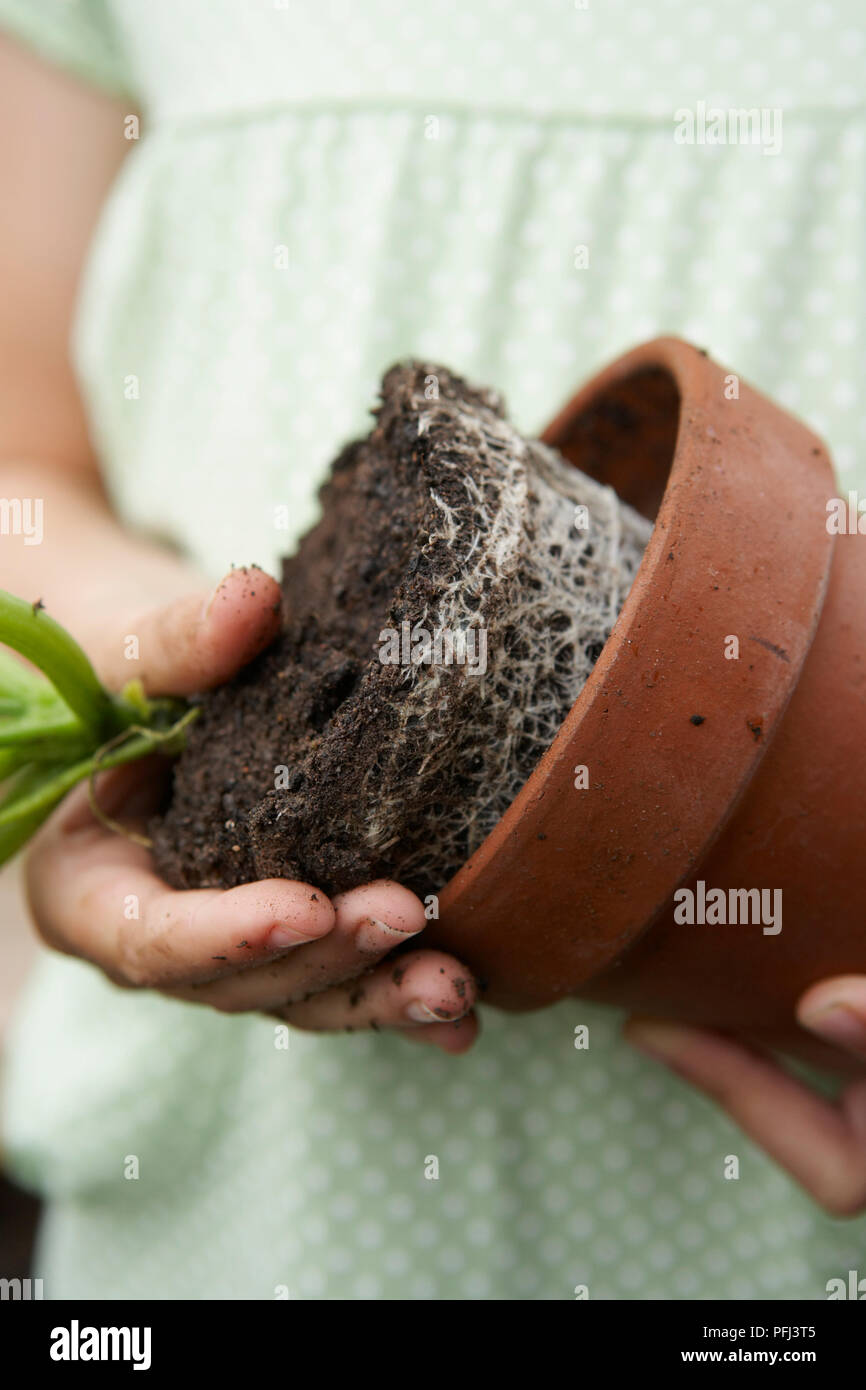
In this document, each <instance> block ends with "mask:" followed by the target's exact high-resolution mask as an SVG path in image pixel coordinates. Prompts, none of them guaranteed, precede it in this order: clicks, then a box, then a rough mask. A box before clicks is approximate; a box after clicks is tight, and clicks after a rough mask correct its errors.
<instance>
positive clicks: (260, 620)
mask: <svg viewBox="0 0 866 1390" xmlns="http://www.w3.org/2000/svg"><path fill="white" fill-rule="evenodd" d="M280 603H281V595H280V588H279V585H278V584H277V582H276V580H275V579H272V578H271V577H270V575H268V574H265V573H264V571H263V570H260V569H255V568H251V569H238V570H232V571H231V572H230V573H229V574H227V575H226V577H225V578H224V579H222V580H220V582H219V584H218V585H217V587H216V589H214V590H213V591H212V592H211V593H193V594H188V595H186V596H185V597H183V598H180V599H176V600H175V601H174V602H173V603H170V604H168V605H167V606H166V607H165V608H157V609H154V610H151V611H150V612H148V613H144V614H142V615H141V616H139V617H136V618H133V619H130V620H128V621H127V622H126V624H125V625H124V628H123V631H122V632H116V631H115V632H114V633H113V634H111V635H109V636H108V637H106V639H105V640H104V641H100V645H99V649H98V650H97V651H96V652H95V653H94V656H95V665H96V667H97V670H98V671H99V674H100V677H101V679H102V680H103V681H104V682H105V683H106V685H108V686H110V687H112V688H114V689H121V688H122V687H123V686H124V685H125V684H126V682H127V681H129V680H133V679H138V680H140V681H141V682H142V685H143V686H144V689H145V692H146V693H147V694H148V695H194V694H196V693H197V692H198V691H201V690H208V689H210V687H211V686H215V685H221V684H222V683H223V682H224V681H226V680H228V679H229V678H230V677H231V676H233V675H234V674H235V672H236V671H238V670H240V668H241V667H242V666H245V665H246V663H247V662H248V661H251V660H252V658H253V657H254V656H257V655H258V653H259V652H260V651H262V650H263V648H264V647H266V646H267V645H268V644H269V643H270V642H272V641H273V639H274V638H275V637H276V635H277V633H278V631H279V628H280ZM132 637H134V638H135V639H136V647H135V650H136V651H137V657H136V658H134V659H131V658H130V657H129V656H128V655H127V653H128V651H129V648H130V638H132Z"/></svg>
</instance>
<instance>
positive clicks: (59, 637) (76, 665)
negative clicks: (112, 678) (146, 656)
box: [0, 589, 122, 739]
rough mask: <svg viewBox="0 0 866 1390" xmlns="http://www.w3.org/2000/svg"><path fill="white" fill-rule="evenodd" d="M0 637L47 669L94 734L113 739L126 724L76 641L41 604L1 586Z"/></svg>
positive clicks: (83, 722)
mask: <svg viewBox="0 0 866 1390" xmlns="http://www.w3.org/2000/svg"><path fill="white" fill-rule="evenodd" d="M0 641H2V642H4V643H5V644H6V646H8V647H12V648H13V649H14V650H15V651H16V652H18V653H19V654H20V655H21V656H24V657H26V658H27V659H28V661H32V662H33V664H34V665H35V666H38V667H39V669H40V671H42V672H44V674H45V675H46V676H47V677H48V679H49V680H50V681H51V684H52V685H53V686H54V688H55V690H56V691H57V693H58V694H59V695H60V697H61V698H62V699H63V700H64V701H65V702H66V704H67V705H68V706H69V708H70V710H71V711H72V712H73V713H74V714H76V715H77V716H78V718H79V720H80V721H81V723H82V725H83V726H84V728H85V729H86V730H88V731H89V732H90V733H91V734H92V735H93V736H94V737H95V738H97V739H103V738H106V737H110V736H111V734H113V733H115V732H117V730H118V728H119V727H122V724H121V718H122V716H121V713H120V708H119V705H118V704H117V702H116V701H114V700H113V699H112V698H111V696H110V695H109V694H108V692H107V691H106V690H105V689H104V688H103V687H102V685H101V684H100V682H99V679H98V677H97V675H96V672H95V671H94V669H93V667H92V666H91V664H90V662H89V661H88V659H87V657H86V656H85V654H84V652H83V651H82V650H81V648H80V647H79V645H78V643H77V642H76V641H75V639H74V638H73V637H71V636H70V635H69V633H68V632H66V631H65V630H64V629H63V628H62V627H61V626H60V624H59V623H56V622H55V621H54V619H53V618H50V617H49V616H48V614H47V613H46V612H45V611H44V610H43V609H41V608H39V607H38V605H34V604H32V603H26V602H25V601H24V599H20V598H16V597H15V595H14V594H9V593H7V592H6V591H5V590H4V589H0ZM6 670H7V672H8V665H7V667H6Z"/></svg>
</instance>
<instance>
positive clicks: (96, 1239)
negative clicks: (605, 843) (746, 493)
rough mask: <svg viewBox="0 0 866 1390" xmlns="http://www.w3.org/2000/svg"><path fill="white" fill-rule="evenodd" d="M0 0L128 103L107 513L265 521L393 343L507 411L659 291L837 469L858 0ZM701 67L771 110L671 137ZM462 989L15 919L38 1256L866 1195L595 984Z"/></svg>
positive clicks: (131, 1281)
mask: <svg viewBox="0 0 866 1390" xmlns="http://www.w3.org/2000/svg"><path fill="white" fill-rule="evenodd" d="M0 24H2V25H4V26H5V27H6V28H7V29H8V30H9V31H10V32H12V33H14V34H16V35H18V36H19V37H20V38H21V40H23V41H24V42H26V43H28V44H30V45H32V46H34V47H35V48H36V49H37V50H38V51H40V52H41V53H42V54H43V55H44V56H45V57H46V58H48V59H49V60H51V61H52V62H55V63H58V64H61V65H62V66H64V67H65V68H66V69H68V70H69V71H71V72H73V73H75V74H76V75H77V76H78V77H80V78H81V79H83V80H84V81H87V82H90V83H93V84H95V85H97V86H98V87H100V88H102V89H104V90H108V91H113V92H116V93H122V94H125V93H129V94H131V95H130V96H129V102H130V108H131V109H132V108H133V103H134V102H135V103H137V104H138V105H139V106H140V109H141V110H142V111H143V118H142V123H141V133H140V135H141V138H140V139H139V140H138V142H137V143H136V145H135V148H134V149H133V150H132V151H131V155H130V158H129V159H128V161H127V162H126V164H125V166H124V168H123V170H122V172H121V174H120V176H119V179H118V181H117V184H116V186H115V188H114V190H113V192H112V194H111V196H110V198H109V201H108V204H107V206H106V208H105V212H104V216H103V217H102V220H101V222H100V225H99V227H98V231H97V234H96V237H95V241H94V245H93V248H92V254H91V257H90V260H89V265H88V267H87V272H86V276H85V282H84V284H83V287H82V293H81V299H80V304H79V311H78V316H77V327H76V333H75V345H74V348H75V358H76V363H77V367H78V371H79V373H80V378H81V383H82V389H83V391H84V394H85V398H86V401H87V404H88V408H89V411H90V414H91V418H92V422H93V429H94V434H95V437H96V439H97V441H98V445H99V448H100V451H101V457H102V462H103V467H104V471H105V477H106V481H107V484H108V486H109V488H110V491H111V494H112V496H113V499H114V503H115V505H116V508H117V511H118V513H119V515H120V516H121V517H122V518H123V519H124V521H125V522H126V523H128V524H129V525H130V526H135V527H139V528H141V529H143V530H146V531H148V532H150V533H153V534H156V535H160V536H164V537H165V538H166V539H168V540H170V541H173V542H175V543H177V544H179V545H181V546H183V547H184V548H185V549H186V550H187V551H188V553H189V554H190V555H191V556H193V557H194V558H195V560H196V561H198V562H199V563H200V564H201V566H202V567H203V568H204V569H205V570H206V571H208V572H209V573H210V574H211V575H212V576H214V577H217V576H219V575H220V574H221V573H222V572H223V571H224V570H225V569H226V568H227V567H228V565H229V564H230V563H232V562H235V563H243V562H248V561H253V560H255V561H259V562H261V563H262V564H264V565H267V566H275V565H276V563H277V559H278V557H279V555H280V554H281V553H282V552H284V551H285V550H286V549H288V548H290V546H291V544H292V542H293V541H294V539H295V537H296V536H297V535H299V534H300V533H301V532H302V531H303V530H304V529H305V528H306V527H307V526H308V525H309V523H310V521H311V520H312V519H313V518H314V516H315V505H316V504H315V490H316V486H317V483H318V481H319V479H320V477H321V475H322V472H323V469H324V467H325V466H326V464H327V462H328V460H329V459H330V458H331V456H332V455H333V454H334V452H335V450H336V449H337V447H338V445H339V444H340V443H341V442H342V441H344V440H346V439H347V438H348V437H350V436H351V435H353V434H354V433H355V432H357V431H362V430H364V429H365V428H366V425H367V410H368V408H369V406H370V404H371V402H372V400H373V397H374V394H375V390H376V385H377V381H378V379H379V376H380V373H381V372H382V370H383V368H384V367H386V366H387V365H388V364H389V363H391V362H392V361H393V360H394V359H395V358H398V357H400V356H403V355H406V354H410V353H411V354H418V355H421V356H429V357H432V358H434V359H438V360H441V361H442V362H445V363H447V364H448V365H449V366H451V367H453V368H455V369H457V370H459V371H461V372H465V373H468V374H469V375H471V376H473V377H475V378H477V379H478V380H480V381H482V382H489V383H493V384H495V385H496V386H497V387H500V388H501V389H502V390H503V391H504V392H505V394H506V397H507V399H508V401H509V403H510V406H511V410H512V414H513V416H514V418H515V420H516V422H517V423H518V425H519V426H521V427H522V428H523V429H525V430H529V431H531V430H536V429H539V428H541V427H542V426H543V425H544V423H545V421H546V420H547V419H548V418H549V417H550V416H551V414H552V412H553V411H554V409H555V408H556V407H557V406H558V405H559V404H560V403H561V402H562V400H563V399H564V398H565V397H566V396H568V395H569V394H570V392H571V391H572V390H573V389H574V387H575V386H576V385H577V384H578V383H579V382H580V381H581V380H582V379H583V378H584V377H585V376H586V375H587V374H588V373H589V372H590V371H592V370H593V369H595V368H596V367H597V366H600V365H601V364H602V363H603V362H604V361H605V360H607V359H609V358H610V357H612V356H613V355H615V354H617V353H619V352H621V351H622V350H623V349H625V348H626V347H628V346H629V345H631V344H632V343H634V342H636V341H637V340H639V339H644V338H647V337H650V336H653V335H655V334H657V333H659V332H670V333H676V334H680V335H682V336H684V337H687V338H690V339H692V340H693V341H695V342H697V343H698V344H700V345H702V346H706V347H708V348H710V349H711V351H712V353H713V354H714V355H715V356H717V357H718V358H720V359H721V360H722V361H725V362H728V363H730V364H732V365H733V366H734V367H735V368H736V370H737V371H739V372H741V373H742V374H743V375H744V376H746V377H747V378H749V379H751V380H752V381H753V382H754V383H756V384H757V385H758V386H760V387H761V388H762V389H763V390H765V391H767V392H769V393H771V394H773V395H775V396H777V397H778V398H780V399H781V400H782V401H783V402H784V403H785V404H786V405H788V406H790V407H792V408H794V409H795V410H797V411H798V412H799V413H800V414H802V415H803V416H804V417H805V418H806V419H807V420H808V421H809V422H810V423H811V424H812V425H813V426H814V427H816V428H817V429H818V430H819V431H821V432H822V433H824V434H825V435H826V437H827V438H828V439H829V441H830V444H831V446H832V449H833V451H834V454H835V458H836V460H837V463H838V466H839V471H840V476H841V480H842V485H843V487H845V488H847V487H857V486H859V487H860V488H861V489H863V488H864V487H866V470H864V467H863V459H864V443H866V439H864V428H866V427H864V421H866V412H864V411H863V409H862V403H861V401H860V399H859V395H860V386H861V383H862V381H863V377H864V368H866V354H864V343H863V337H862V330H863V285H862V281H861V279H860V278H859V274H860V262H861V259H862V253H863V247H864V221H866V216H864V202H863V198H864V189H866V173H864V170H866V162H864V108H863V104H862V75H863V59H864V16H863V11H862V6H861V5H860V4H859V3H858V0H837V2H836V3H807V4H805V5H803V6H801V7H797V8H795V9H791V10H790V11H786V12H784V13H783V12H782V11H781V10H777V9H776V8H775V7H772V6H771V5H769V4H767V3H763V4H762V3H753V0H730V3H728V4H726V5H723V6H720V5H711V4H709V3H700V2H699V0H652V3H645V4H640V3H636V2H635V0H604V3H601V0H591V3H589V4H584V3H578V4H574V3H572V2H571V0H533V3H532V4H527V3H526V0H485V3H484V4H481V3H475V4H468V3H466V0H437V3H435V4H428V3H426V0H425V2H424V3H422V2H421V0H399V2H398V0H364V3H363V4H358V3H356V0H332V3H330V4H328V5H323V4H321V3H320V0H287V3H280V2H279V0H277V3H273V0H184V4H183V5H182V6H181V5H178V4H177V3H176V0H146V3H145V0H104V2H103V3H100V2H99V0H77V3H76V0H38V3H36V2H35V0H0ZM699 102H705V103H706V104H707V105H708V106H712V105H718V106H721V107H723V108H725V109H727V108H739V107H752V106H756V105H760V106H766V107H769V108H780V109H781V110H782V112H783V121H784V124H783V140H782V148H781V150H777V151H776V152H771V151H769V150H768V151H767V152H766V153H765V151H764V147H762V146H746V145H732V144H709V143H694V144H683V143H680V142H678V141H677V140H675V138H674V130H675V120H674V113H675V112H676V111H677V110H678V109H680V108H686V109H696V108H697V104H698V103H699ZM581 248H584V249H581ZM587 262H588V264H587ZM286 508H287V509H288V515H289V516H290V517H291V530H290V531H289V532H286V530H285V529H280V526H279V520H278V519H279V518H280V517H284V516H285V515H286V511H285V510H284V509H286ZM579 910H580V895H579V885H578V886H577V892H576V904H575V911H576V912H579ZM502 926H503V931H507V930H508V923H507V922H503V924H502ZM482 1022H483V1032H482V1036H481V1040H480V1042H479V1043H478V1045H477V1046H476V1048H475V1049H474V1050H473V1051H472V1052H471V1053H469V1054H468V1055H467V1056H466V1057H465V1058H462V1059H459V1060H453V1059H448V1058H447V1057H445V1056H442V1055H439V1054H438V1053H435V1052H433V1051H425V1050H422V1049H418V1048H414V1047H411V1046H409V1045H407V1044H406V1043H405V1042H404V1041H402V1040H401V1039H399V1038H397V1037H394V1036H388V1035H385V1034H379V1035H373V1034H370V1035H369V1036H359V1035H354V1036H333V1037H331V1036H313V1035H307V1034H301V1033H297V1034H293V1035H292V1037H291V1045H290V1047H289V1049H288V1051H284V1050H281V1049H279V1048H277V1047H275V1037H274V1028H273V1025H272V1023H271V1022H269V1021H267V1020H266V1019H263V1018H258V1017H224V1016H221V1015H218V1014H216V1013H209V1012H207V1011H206V1010H204V1009H201V1008H196V1007H192V1006H187V1005H183V1004H178V1003H174V1002H170V1001H167V1000H165V999H162V998H160V997H158V996H157V995H147V994H141V995H135V994H133V995H130V994H129V993H127V992H122V991H119V990H116V989H115V988H113V987H112V986H111V985H110V984H109V983H107V981H106V980H105V979H103V978H102V977H101V975H100V974H99V973H98V972H97V971H96V970H94V969H91V968H90V967H88V966H87V965H84V964H81V963H78V962H75V961H72V960H68V959H64V958H61V957H59V956H50V955H47V954H46V956H45V957H44V959H43V960H42V962H41V966H40V968H39V970H38V972H37V975H36V977H35V979H34V980H33V982H32V985H31V987H30V989H29V992H28V995H27V998H26V1000H25V1002H24V1004H23V1006H22V1009H21V1011H20V1014H19V1017H18V1021H17V1026H16V1029H15V1032H14V1035H13V1038H12V1041H11V1044H10V1050H9V1055H8V1057H7V1058H6V1065H5V1070H6V1083H5V1102H4V1114H3V1131H4V1142H5V1146H6V1151H7V1155H8V1156H9V1158H10V1160H11V1162H12V1163H13V1165H14V1170H15V1171H16V1173H17V1174H18V1176H19V1177H20V1178H21V1179H22V1180H23V1181H26V1182H28V1183H29V1184H31V1185H32V1186H33V1187H35V1188H36V1189H37V1190H39V1191H40V1192H41V1193H43V1194H44V1196H45V1197H46V1199H47V1202H48V1208H47V1217H46V1220H45V1223H44V1227H43V1231H42V1236H41V1241H40V1246H39V1251H38V1259H37V1265H36V1269H35V1271H34V1273H35V1274H36V1275H38V1276H41V1277H43V1278H44V1280H45V1292H46V1296H48V1297H54V1298H57V1297H76V1298H88V1297H90V1298H105V1297H154V1298H177V1299H190V1298H193V1299H194V1298H215V1297H221V1298H231V1299H272V1298H275V1297H278V1298H279V1297H291V1298H295V1299H310V1298H312V1299H440V1298H449V1299H493V1298H497V1299H500V1298H501V1299H524V1298H528V1299H571V1298H574V1297H575V1289H576V1288H577V1287H578V1286H581V1285H585V1286H587V1288H588V1292H589V1296H590V1298H625V1299H630V1298H641V1299H643V1298H666V1299H681V1298H706V1297H710V1296H716V1297H722V1298H743V1299H752V1298H766V1297H775V1298H806V1299H811V1298H815V1299H820V1298H823V1297H825V1296H826V1295H825V1285H826V1282H827V1280H828V1279H830V1278H833V1277H840V1276H841V1277H843V1278H844V1277H846V1272H847V1271H848V1270H849V1269H852V1268H853V1269H856V1268H861V1269H862V1268H863V1260H864V1246H866V1224H864V1222H863V1221H862V1220H856V1221H853V1222H843V1221H833V1220H831V1219H829V1218H827V1217H825V1216H823V1215H822V1214H821V1213H820V1212H819V1211H818V1210H817V1208H816V1207H814V1206H813V1205H812V1204H811V1203H810V1202H809V1200H808V1199H807V1198H806V1197H805V1196H803V1195H802V1194H801V1193H800V1191H799V1190H798V1189H797V1188H796V1187H795V1186H794V1184H793V1183H792V1182H791V1181H789V1179H788V1178H787V1177H786V1176H785V1175H784V1174H783V1173H781V1172H780V1171H779V1170H778V1169H776V1168H775V1167H774V1166H773V1165H772V1164H771V1163H770V1162H769V1161H768V1160H767V1159H765V1158H764V1157H763V1156H762V1155H761V1154H760V1153H759V1152H758V1151H757V1150H756V1149H755V1148H754V1147H753V1146H752V1145H750V1144H749V1143H748V1142H747V1141H746V1140H745V1139H744V1138H743V1137H742V1136H741V1135H740V1134H739V1133H738V1131H737V1130H736V1129H735V1128H734V1127H733V1125H732V1124H730V1123H729V1122H728V1121H727V1120H726V1119H725V1118H724V1117H723V1116H721V1115H720V1114H719V1113H717V1111H716V1110H715V1109H714V1108H713V1107H712V1106H711V1105H710V1104H709V1103H708V1102H707V1101H705V1100H704V1099H703V1098H701V1097H699V1096H698V1095H696V1094H694V1093H693V1092H692V1091H690V1090H689V1089H688V1088H687V1087H686V1086H685V1085H683V1084H681V1083H680V1082H678V1081H677V1080H676V1079H673V1078H672V1077H670V1076H669V1075H667V1073H665V1072H663V1071H662V1070H660V1069H659V1068H658V1067H657V1066H655V1065H654V1064H653V1063H651V1062H650V1061H648V1060H645V1059H644V1058H642V1057H640V1056H638V1055H637V1054H635V1053H633V1052H632V1051H631V1050H630V1049H629V1048H628V1047H627V1046H626V1045H625V1044H624V1043H622V1042H621V1041H620V1039H619V1027H620V1023H621V1019H620V1018H619V1017H618V1016H617V1015H616V1014H615V1013H613V1012H608V1011H605V1010H603V1009H601V1008H598V1007H590V1006H588V1005H586V1004H584V1003H581V1002H579V1001H569V1002H566V1003H563V1004H561V1005H559V1006H557V1007H556V1008H553V1009H550V1010H548V1011H545V1012H540V1013H536V1014H533V1015H526V1016H503V1015H500V1014H497V1013H495V1012H493V1011H491V1010H487V1011H484V1012H483V1020H482ZM579 1024H588V1025H589V1030H590V1046H589V1048H588V1050H585V1051H584V1050H576V1048H575V1046H574V1033H575V1027H576V1026H577V1025H579ZM730 1154H736V1155H737V1156H738V1157H739V1159H740V1165H739V1170H740V1176H739V1179H738V1180H728V1179H726V1177H725V1170H726V1163H725V1160H726V1156H727V1155H730ZM131 1156H135V1157H136V1158H137V1160H138V1177H137V1178H131V1177H129V1176H126V1175H125V1174H127V1173H129V1172H130V1171H131V1169H132V1165H131V1163H130V1162H129V1159H130V1157H131ZM431 1156H435V1157H436V1158H437V1159H438V1177H433V1176H430V1175H431V1174H432V1173H433V1172H434V1171H435V1165H433V1164H432V1163H430V1162H429V1161H428V1160H429V1158H430V1157H431ZM728 1171H730V1165H729V1166H728Z"/></svg>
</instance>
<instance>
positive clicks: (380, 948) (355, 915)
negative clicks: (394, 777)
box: [182, 883, 424, 1013]
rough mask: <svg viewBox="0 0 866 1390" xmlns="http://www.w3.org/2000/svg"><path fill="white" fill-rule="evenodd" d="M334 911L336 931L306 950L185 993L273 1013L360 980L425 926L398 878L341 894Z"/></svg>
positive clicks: (233, 1009) (216, 1004)
mask: <svg viewBox="0 0 866 1390" xmlns="http://www.w3.org/2000/svg"><path fill="white" fill-rule="evenodd" d="M239 891H240V890H239V889H233V890H232V892H239ZM310 891H314V890H310ZM224 896H231V894H225V895H224ZM333 912H334V927H333V930H332V931H330V932H329V933H328V934H327V935H326V936H324V937H323V938H322V939H321V940H318V941H316V942H314V943H312V944H309V945H307V946H305V948H304V950H303V951H297V952H295V951H291V952H289V953H288V954H287V955H285V956H284V957H283V958H282V959H281V960H277V961H272V962H270V963H269V964H266V965H260V966H258V968H256V969H254V970H247V971H244V973H243V974H240V975H233V977H232V978H230V979H223V980H217V981H214V982H212V983H208V984H205V985H199V986H195V987H194V988H193V989H192V990H191V991H188V992H186V993H184V994H183V995H182V997H184V998H187V999H195V1001H196V1002H197V1003H201V1004H210V1005H211V1007H212V1008H215V1009H220V1010H221V1011H222V1012H224V1013H250V1012H254V1011H264V1012H270V1011H272V1010H275V1009H279V1008H283V1007H286V1006H287V1005H289V1004H293V1003H298V1004H300V1003H301V1002H302V1001H304V1000H307V999H309V998H310V997H312V996H314V995H319V994H321V993H323V992H324V991H326V990H330V989H331V988H333V987H334V986H335V985H340V984H344V983H346V982H348V981H357V979H358V977H359V976H363V975H364V974H365V973H366V972H367V971H368V970H369V969H370V967H371V966H374V965H376V964H377V963H378V961H380V960H381V959H382V957H383V956H387V955H388V954H390V952H392V951H393V950H394V949H395V947H397V946H403V945H405V944H406V942H407V941H410V940H411V939H412V937H413V936H415V935H416V934H417V933H418V932H420V931H421V929H422V928H423V926H424V909H423V908H422V906H421V904H420V902H419V901H418V899H417V898H416V897H415V896H414V894H412V893H410V892H409V890H408V889H406V888H401V887H400V885H399V884H396V883H372V884H367V885H365V886H364V887H363V888H358V889H355V890H353V891H352V892H350V893H343V894H341V895H340V896H339V897H338V898H335V899H334V903H333ZM373 913H375V914H377V915H375V916H373V915H372V914H373ZM386 914H387V916H386Z"/></svg>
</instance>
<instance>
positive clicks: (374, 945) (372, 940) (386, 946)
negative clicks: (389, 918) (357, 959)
mask: <svg viewBox="0 0 866 1390" xmlns="http://www.w3.org/2000/svg"><path fill="white" fill-rule="evenodd" d="M416 935H417V931H416V930H415V929H413V930H411V931H401V930H400V928H399V927H391V926H389V925H388V923H387V922H382V921H381V920H380V919H379V918H378V917H365V918H364V921H363V922H362V923H361V925H360V927H359V928H358V930H357V932H356V933H355V945H356V947H357V948H358V950H359V951H363V952H365V953H368V952H375V954H376V955H381V954H382V952H383V951H390V950H391V949H392V947H394V946H399V944H400V942H401V941H408V940H409V939H410V937H413V936H416Z"/></svg>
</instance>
